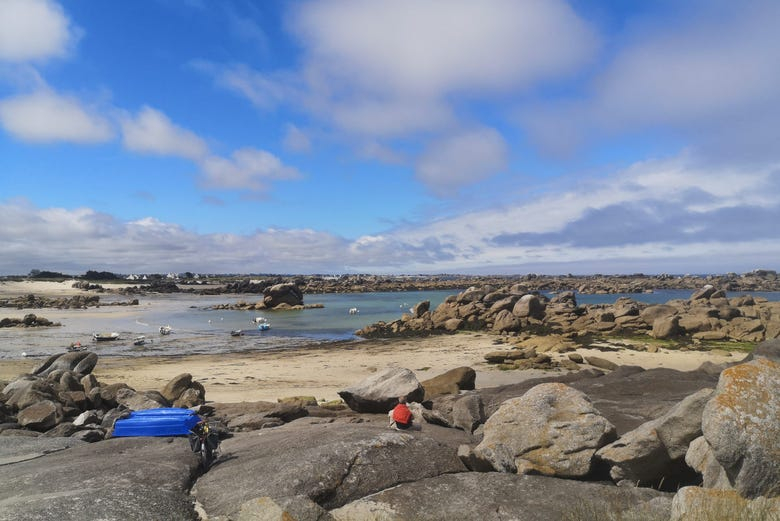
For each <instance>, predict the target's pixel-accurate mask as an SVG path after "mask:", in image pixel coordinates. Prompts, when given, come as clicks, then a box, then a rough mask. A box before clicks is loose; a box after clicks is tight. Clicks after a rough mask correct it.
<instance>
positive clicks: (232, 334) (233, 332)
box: [230, 329, 244, 336]
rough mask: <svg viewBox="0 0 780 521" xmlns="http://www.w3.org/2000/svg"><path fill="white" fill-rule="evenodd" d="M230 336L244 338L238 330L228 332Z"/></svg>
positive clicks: (242, 333)
mask: <svg viewBox="0 0 780 521" xmlns="http://www.w3.org/2000/svg"><path fill="white" fill-rule="evenodd" d="M230 336H244V332H243V331H241V330H240V329H234V330H233V331H231V332H230Z"/></svg>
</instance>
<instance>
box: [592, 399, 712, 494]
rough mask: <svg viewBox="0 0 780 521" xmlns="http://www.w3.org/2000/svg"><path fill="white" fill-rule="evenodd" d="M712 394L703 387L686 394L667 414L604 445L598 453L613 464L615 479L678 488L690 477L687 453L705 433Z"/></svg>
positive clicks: (611, 470) (611, 474)
mask: <svg viewBox="0 0 780 521" xmlns="http://www.w3.org/2000/svg"><path fill="white" fill-rule="evenodd" d="M711 396H712V389H702V390H701V391H698V392H696V393H694V394H692V395H690V396H688V397H686V398H685V399H684V400H682V401H681V402H680V403H678V404H677V405H675V406H674V407H672V409H671V410H669V411H668V412H666V413H665V414H664V415H663V416H660V417H659V418H656V419H654V420H651V421H649V422H647V423H643V424H642V425H640V426H639V427H637V428H636V429H634V430H632V431H630V432H627V433H625V434H623V435H622V436H621V437H620V438H619V439H617V440H616V441H614V442H612V443H610V444H609V445H607V446H605V447H602V448H601V449H599V451H598V452H597V453H596V457H597V458H599V459H601V460H603V461H605V462H606V463H607V464H608V465H609V466H610V467H611V468H610V476H611V477H612V479H613V480H615V482H620V481H623V480H628V481H629V482H632V483H633V484H642V485H646V486H647V485H649V486H655V487H658V486H660V485H663V486H665V487H667V489H669V488H672V489H674V488H675V487H677V485H679V482H680V481H681V480H683V481H684V480H686V479H690V476H689V474H690V473H689V472H688V471H687V468H686V465H685V460H684V458H685V454H686V452H687V451H688V446H689V445H690V443H691V441H693V440H694V439H695V438H697V437H699V436H701V416H702V411H703V410H704V406H705V404H706V403H707V401H708V400H709V399H710V397H711Z"/></svg>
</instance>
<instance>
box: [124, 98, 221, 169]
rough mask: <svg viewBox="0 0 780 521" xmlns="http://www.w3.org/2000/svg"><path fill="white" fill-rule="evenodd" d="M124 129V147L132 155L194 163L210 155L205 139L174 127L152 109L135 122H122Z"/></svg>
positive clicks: (145, 109)
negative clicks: (174, 158) (170, 158)
mask: <svg viewBox="0 0 780 521" xmlns="http://www.w3.org/2000/svg"><path fill="white" fill-rule="evenodd" d="M121 125H122V142H123V144H124V147H125V148H126V149H128V150H131V151H133V152H140V153H143V154H157V155H164V156H177V157H183V158H186V159H192V160H197V159H200V158H203V157H205V156H206V155H207V154H208V146H207V145H206V142H205V141H203V139H201V138H200V137H198V136H197V135H196V134H194V133H193V132H190V131H189V130H186V129H184V128H181V127H178V126H176V125H174V124H173V123H172V122H171V120H170V119H169V118H168V117H167V116H166V115H165V114H163V113H162V112H160V111H158V110H155V109H153V108H151V107H143V108H142V109H141V111H140V112H139V113H138V115H137V116H136V117H135V118H131V117H126V118H123V119H122V121H121Z"/></svg>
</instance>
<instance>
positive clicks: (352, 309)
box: [349, 308, 360, 315]
mask: <svg viewBox="0 0 780 521" xmlns="http://www.w3.org/2000/svg"><path fill="white" fill-rule="evenodd" d="M358 313H360V310H359V309H358V308H349V314H350V315H357V314H358Z"/></svg>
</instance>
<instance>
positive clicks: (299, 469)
mask: <svg viewBox="0 0 780 521" xmlns="http://www.w3.org/2000/svg"><path fill="white" fill-rule="evenodd" d="M472 297H476V294H473V295H472ZM480 298H483V297H480ZM494 298H496V299H498V300H500V299H501V298H502V297H500V295H498V294H497V295H495V296H494ZM498 300H497V301H498ZM423 313H425V312H423ZM632 316H636V315H632ZM602 318H606V317H602ZM761 352H762V353H763V352H767V353H769V354H771V353H772V350H771V349H767V348H764V349H763V350H762V351H761ZM772 364H774V365H772ZM776 366H777V364H776V363H775V362H774V361H772V360H771V359H769V358H767V357H764V356H759V357H756V359H755V360H754V361H752V362H749V363H746V364H740V365H736V366H734V367H731V368H729V369H726V370H725V371H724V372H723V376H721V383H720V384H719V385H718V391H717V394H716V395H715V397H710V398H709V400H708V397H709V393H711V392H712V391H711V390H707V389H705V388H706V387H710V386H712V385H713V384H714V383H715V382H716V381H717V379H718V373H717V372H707V371H691V372H681V371H672V370H668V369H658V370H648V371H644V370H642V369H641V368H638V367H630V366H621V367H618V368H616V369H615V370H613V371H611V372H609V373H603V372H601V371H597V370H594V369H592V368H591V369H585V370H582V371H579V372H576V373H570V374H565V375H557V376H549V377H546V378H543V379H536V380H534V381H528V382H523V383H521V384H513V385H511V386H503V387H499V388H493V389H474V390H459V391H458V393H457V394H439V395H437V396H434V397H433V398H431V400H430V401H426V402H425V406H426V407H429V408H428V409H423V406H422V405H421V404H419V403H413V404H412V406H413V408H414V410H415V414H416V418H417V420H418V421H419V425H420V426H421V429H422V430H417V431H408V432H399V431H395V430H391V429H388V418H387V415H386V414H384V410H386V409H384V408H383V409H382V410H381V411H377V412H378V413H379V414H372V413H363V412H361V413H358V412H355V411H353V410H348V409H347V410H345V409H343V408H342V410H334V409H328V408H325V407H323V406H322V404H320V405H315V404H314V403H312V402H315V403H316V401H313V400H305V399H303V397H296V399H294V400H290V401H289V402H288V401H285V403H271V402H254V403H235V404H208V405H201V406H199V407H198V408H197V410H198V411H199V413H201V414H211V413H212V412H213V414H214V415H215V417H216V418H217V419H220V420H222V421H223V422H224V423H225V424H226V425H227V427H228V429H229V430H230V431H231V432H230V433H227V432H223V431H222V430H221V427H217V429H218V432H223V434H224V435H225V436H230V434H232V437H227V439H224V440H223V443H222V451H223V452H222V453H223V457H221V458H220V459H219V460H218V462H217V464H215V465H214V466H212V467H211V468H210V470H209V471H208V472H207V473H205V474H203V475H202V476H200V477H199V478H198V480H197V483H195V484H194V486H193V482H194V479H195V477H196V476H197V473H196V471H195V467H194V465H195V464H196V462H195V461H194V460H193V455H192V453H191V451H190V449H189V447H188V446H187V444H186V441H185V440H184V439H171V438H167V439H158V438H121V439H114V440H108V441H103V442H100V443H97V444H91V445H90V446H89V447H87V446H86V445H85V444H84V443H83V442H82V441H81V440H89V441H96V440H98V439H102V434H100V433H101V429H103V430H106V429H110V427H111V425H113V422H114V420H115V419H116V418H117V417H119V416H121V415H122V414H125V413H126V409H123V408H119V407H116V408H113V409H110V410H105V409H99V408H96V409H87V410H84V411H83V412H81V413H80V414H78V415H75V414H74V413H75V411H76V410H77V409H78V407H77V406H76V405H75V404H76V403H77V400H76V398H77V397H76V396H75V395H74V393H82V394H83V395H85V396H86V397H87V400H88V402H87V403H91V404H92V405H94V403H95V402H93V401H92V400H95V401H101V402H102V403H103V407H106V406H107V405H106V404H108V403H113V402H116V401H122V400H124V397H125V396H136V397H138V396H141V397H144V398H145V399H149V400H164V401H168V398H174V397H175V396H176V395H178V396H179V398H178V399H180V398H181V395H183V394H185V393H186V392H187V391H188V390H191V389H193V384H194V383H195V382H192V380H191V377H190V376H189V375H187V374H182V375H179V376H178V377H177V378H176V379H174V380H173V381H171V382H169V384H168V385H167V386H165V388H164V389H162V390H161V391H160V392H157V391H143V392H136V391H134V390H132V389H130V388H129V387H128V386H127V385H125V384H121V383H118V384H112V385H101V383H100V382H99V381H98V380H97V379H96V378H95V377H94V375H92V374H87V375H84V376H81V378H78V377H76V376H75V375H74V374H73V373H72V372H69V371H65V370H56V371H52V372H51V373H49V374H47V375H46V376H45V377H36V376H31V375H28V376H26V377H24V378H20V379H18V380H16V381H14V382H11V384H9V385H8V386H6V388H4V389H3V393H2V394H0V402H2V401H3V400H6V398H7V397H10V398H13V399H14V400H13V402H9V403H13V404H15V405H6V406H4V407H3V408H2V411H4V412H3V414H6V412H5V411H6V410H7V411H8V412H9V413H10V414H11V417H10V418H6V419H9V420H11V421H14V422H15V421H16V420H17V419H19V418H18V411H17V408H18V404H20V403H26V404H27V406H39V407H41V409H44V408H45V407H46V406H48V405H49V404H47V403H44V402H45V400H50V401H51V402H52V403H54V409H55V410H56V409H57V407H58V405H59V407H60V408H61V409H62V413H63V416H64V417H65V421H61V422H59V423H57V425H56V426H54V427H53V428H51V429H49V430H47V431H46V433H44V434H40V433H38V432H37V431H31V430H29V429H26V430H25V429H20V425H19V424H18V423H13V424H12V425H13V426H11V427H4V425H8V424H0V436H1V437H2V439H4V440H13V443H8V444H7V443H5V442H3V443H0V464H2V465H3V472H2V473H0V504H2V505H3V509H0V520H4V519H75V518H76V516H78V518H81V517H87V518H93V517H95V518H101V519H107V520H115V519H117V520H118V519H196V518H198V517H200V518H206V517H208V518H209V519H245V518H249V519H252V518H256V517H257V516H261V517H262V516H266V517H267V516H269V515H270V516H277V517H279V518H288V517H292V518H297V519H313V520H314V519H316V520H320V521H323V520H327V519H342V520H346V519H361V520H364V519H377V520H378V519H399V520H400V519H475V518H479V519H481V518H486V519H507V518H512V519H514V518H517V519H567V518H573V519H574V518H576V519H581V518H583V515H584V516H586V517H585V518H587V519H620V518H623V519H659V520H660V519H664V520H666V519H668V518H669V515H670V508H671V494H666V493H663V492H659V491H658V490H655V489H653V488H648V487H645V486H641V485H645V484H649V482H650V481H651V480H649V479H648V483H645V481H644V480H643V479H641V477H642V476H648V475H652V476H655V478H657V477H658V475H659V474H658V473H654V472H655V470H654V469H656V468H657V463H658V462H657V461H656V458H659V459H663V460H664V461H666V460H670V461H674V462H675V463H676V464H677V465H679V466H678V467H676V468H677V472H678V474H677V475H673V474H663V476H664V478H665V481H666V480H669V481H670V482H674V483H679V484H681V485H685V484H688V482H686V480H685V479H681V476H685V475H686V472H687V473H688V474H687V475H691V474H690V473H691V470H690V469H688V470H686V469H685V468H684V466H683V465H682V460H681V454H685V458H686V459H685V461H686V462H688V465H689V466H691V467H693V468H694V469H696V470H697V471H699V472H702V473H703V474H705V475H704V482H703V484H704V486H705V487H707V486H714V485H718V484H717V483H713V481H712V480H711V479H709V478H708V476H707V473H708V472H710V471H708V470H706V469H708V468H710V467H713V466H714V467H716V468H717V469H720V473H721V474H720V476H721V478H722V482H721V483H720V484H719V485H720V486H723V487H728V488H731V487H732V486H733V487H735V488H736V487H739V486H740V483H741V484H742V485H741V487H742V489H743V490H754V491H759V490H760V491H762V492H764V489H761V484H762V483H767V482H769V481H772V480H775V481H776V478H774V477H773V476H772V475H771V474H768V473H767V472H766V469H769V470H770V471H771V469H772V468H773V467H772V465H774V463H773V460H772V457H773V453H772V447H774V445H766V446H762V445H761V443H763V440H761V439H760V436H758V437H757V438H758V439H756V440H753V439H752V438H756V436H753V435H754V434H756V432H753V431H751V427H750V422H756V421H757V420H756V419H757V418H759V417H760V414H763V412H762V411H764V412H768V413H769V414H776V411H775V410H774V409H773V408H772V407H774V405H773V403H774V402H773V401H772V400H773V398H772V397H760V399H757V398H756V396H757V395H756V394H755V393H756V392H758V391H759V390H760V389H763V388H764V387H761V386H756V382H759V383H760V384H761V385H763V386H765V387H766V388H767V389H768V392H770V393H772V396H777V392H776V391H777V390H776V388H775V387H773V385H774V384H773V383H772V382H773V380H772V378H774V376H773V375H775V371H776V370H777V367H776ZM459 369H460V371H458V372H459V373H460V374H462V375H467V374H469V371H468V370H467V369H468V368H459ZM398 371H399V370H394V371H390V372H387V373H386V374H385V373H377V374H378V375H382V374H384V376H383V377H382V378H385V379H387V380H388V381H391V380H393V379H394V375H396V374H397V373H398ZM400 371H401V372H403V371H404V370H400ZM730 372H731V373H730ZM380 379H381V378H380ZM374 383H375V387H376V388H379V389H381V388H382V385H381V384H380V383H379V382H374ZM412 383H413V382H412ZM767 383H768V384H769V385H766V384H767ZM396 384H397V382H396ZM417 385H419V384H417ZM391 387H392V386H391ZM410 388H411V387H410ZM413 388H414V389H417V386H413ZM66 389H68V390H67V391H66ZM79 389H83V390H79ZM420 389H422V387H421V386H420ZM748 389H752V390H748ZM698 390H701V391H700V392H696V391H698ZM732 390H736V391H738V392H731V391H732ZM414 392H421V390H420V391H414ZM65 393H71V394H70V395H69V396H70V398H69V400H70V401H69V402H68V403H69V404H68V405H66V404H65V403H64V402H58V401H57V400H59V399H60V398H59V396H60V395H63V396H64V395H65ZM388 394H389V395H391V396H392V397H393V399H397V398H398V396H400V395H403V391H402V390H398V388H394V390H392V391H390V392H389V393H388ZM396 395H398V396H396ZM166 396H167V397H168V398H166ZM52 397H54V398H52ZM98 397H100V398H98ZM765 398H766V399H768V400H769V401H768V402H767V401H766V399H765ZM705 402H706V403H707V405H706V406H705V410H706V409H707V408H708V407H710V405H711V404H713V403H716V402H717V404H718V407H717V408H716V409H715V410H716V413H717V415H719V416H718V419H717V420H713V421H715V422H716V423H718V422H720V421H721V418H725V420H724V422H725V424H726V428H727V429H730V430H729V432H731V433H735V434H733V436H734V437H735V438H736V441H737V445H739V446H740V447H744V450H743V452H744V454H743V455H742V456H739V458H741V460H742V462H743V464H742V466H740V467H739V469H737V472H736V474H734V473H733V469H731V468H729V467H728V466H727V465H726V463H727V462H726V461H725V460H724V462H723V463H721V461H720V459H719V458H721V459H722V455H721V454H720V453H719V452H718V451H716V450H715V448H716V447H717V448H718V450H720V449H721V448H720V445H718V444H717V443H716V444H715V445H713V446H710V442H709V441H708V438H707V437H706V436H707V429H701V430H702V431H703V432H704V434H703V435H701V436H698V437H696V436H697V435H698V434H699V430H697V424H699V425H698V426H701V424H706V422H707V420H706V419H702V420H700V418H704V416H705V415H704V414H701V413H700V411H701V406H702V404H703V403H705ZM721 405H725V406H728V408H729V410H730V411H737V412H739V413H740V414H744V415H745V416H744V417H743V416H739V415H737V414H736V413H733V414H732V413H731V412H728V413H725V414H724V413H721V412H719V409H720V406H721ZM713 407H714V406H713ZM762 408H763V409H762ZM49 412H50V411H49ZM40 413H41V414H40V415H39V417H40V418H42V419H43V421H46V420H45V418H46V417H47V411H43V410H42V411H40ZM55 417H57V412H56V411H55ZM713 417H715V416H713ZM732 417H733V418H737V419H738V420H739V421H736V422H733V423H734V424H735V425H737V427H730V426H729V422H730V418H732ZM746 418H749V420H748V419H746ZM648 422H649V423H648ZM700 422H701V423H700ZM767 422H770V420H767ZM759 423H761V422H759ZM775 423H777V420H776V416H775ZM612 425H615V428H613V427H612ZM270 427H273V428H270ZM4 429H5V430H4ZM259 429H262V430H261V431H260V432H242V431H247V430H255V431H257V430H259ZM740 429H742V431H744V432H742V431H740ZM772 429H773V427H771V426H770V427H769V428H768V430H767V432H768V434H769V435H772V436H775V435H776V432H775V431H774V430H772ZM615 431H617V432H621V433H623V436H622V437H621V439H620V441H621V442H622V443H623V445H622V446H619V445H620V444H619V443H615V444H612V446H607V447H606V448H601V450H600V451H598V455H599V456H603V455H606V454H607V453H609V452H610V451H611V452H613V454H612V455H611V456H605V457H604V458H597V457H594V452H596V451H597V450H598V449H599V448H600V447H602V446H604V445H605V444H606V443H607V442H609V441H610V439H612V438H613V437H614V436H615ZM30 433H32V434H33V435H37V436H39V437H36V438H28V437H26V436H23V435H22V434H30ZM640 434H641V435H640ZM746 434H747V435H746ZM49 436H68V438H64V439H63V438H57V437H53V438H49ZM223 437H224V436H223ZM694 437H696V438H695V439H694ZM605 438H606V439H605ZM27 440H29V441H27ZM46 440H52V441H51V442H49V441H46ZM60 440H64V441H60ZM691 440H693V441H691ZM744 440H748V441H749V443H747V442H746V443H743V441H744ZM33 442H35V444H33ZM632 444H634V446H635V447H634V448H638V449H639V450H636V451H634V456H632V457H631V458H619V457H617V456H618V454H617V453H619V452H620V449H624V448H628V447H629V446H630V445H632ZM659 447H660V449H659ZM645 448H649V450H644V449H645ZM740 450H742V449H740ZM52 451H53V452H52ZM632 451H633V449H632ZM49 452H51V453H49ZM496 455H497V457H494V456H496ZM648 455H650V456H648ZM608 458H610V459H608ZM759 460H760V461H761V462H763V464H764V466H763V467H757V466H756V465H754V463H757V462H758V461H759ZM98 461H99V462H100V463H98ZM605 461H609V462H610V464H611V467H612V469H613V471H614V470H615V469H617V470H619V471H620V472H621V474H620V475H616V476H615V477H616V480H617V479H624V478H625V479H626V480H627V479H628V478H629V474H631V476H630V477H631V478H634V477H637V476H639V477H640V479H639V485H640V486H639V487H636V486H633V487H626V486H620V487H618V486H614V485H611V484H607V483H606V482H605V480H604V477H605V475H604V474H602V472H601V470H602V469H601V464H603V463H604V462H605ZM642 466H645V467H647V468H641V467H642ZM496 468H500V469H501V470H510V471H511V472H513V473H508V472H490V471H492V470H495V469H496ZM700 469H702V470H700ZM727 469H728V471H729V472H730V473H731V474H729V473H727ZM469 470H471V471H469ZM474 471H477V472H474ZM515 472H516V473H518V474H519V473H523V472H532V473H546V474H550V475H551V476H555V477H544V476H532V475H517V474H515ZM664 472H672V471H670V470H665V471H664ZM565 478H574V479H565ZM735 478H738V479H736V481H735V480H734V479H735ZM748 478H749V479H748ZM586 480H596V481H598V482H597V483H596V482H587V481H586ZM750 480H752V481H750ZM691 481H692V482H695V476H693V478H692V479H691ZM732 482H733V483H732ZM117 483H121V486H116V484H117ZM748 483H752V484H751V485H750V486H748ZM636 484H637V483H636V482H634V483H633V485H636ZM621 485H625V483H621ZM672 488H673V486H672ZM692 490H693V491H692V492H690V491H689V490H688V489H687V488H682V489H681V491H680V493H678V496H677V498H676V499H675V502H676V504H677V507H676V508H677V509H678V510H679V512H682V514H679V516H682V517H677V518H675V519H687V518H688V517H690V515H688V514H686V512H687V513H690V512H695V511H697V509H698V508H700V506H701V505H706V504H708V503H713V504H714V503H715V501H716V500H717V499H718V498H719V497H725V495H726V494H727V495H729V498H730V499H729V501H730V502H731V503H730V504H733V505H737V506H736V508H738V513H737V515H734V516H729V517H728V518H733V519H737V518H739V515H741V514H740V513H744V512H747V511H751V512H753V511H757V510H755V509H757V508H759V507H760V508H764V506H766V505H765V504H764V503H762V501H763V500H753V501H751V502H748V501H746V500H745V498H744V494H743V493H742V492H741V491H740V488H737V490H731V491H725V492H724V491H718V490H712V489H700V488H694V489H692ZM188 491H190V492H189V493H188ZM767 493H769V494H771V493H773V492H772V489H771V488H770V489H769V490H768V492H767ZM139 498H143V500H140V499H139ZM701 498H705V499H701ZM707 498H710V499H707ZM103 501H105V502H108V504H106V505H99V504H100V503H101V502H103ZM193 501H197V504H198V505H199V506H198V508H199V512H200V514H196V513H195V508H194V507H193ZM773 501H774V500H771V501H769V503H768V504H769V505H770V506H771V505H774V504H775V503H774V502H773ZM74 502H75V503H77V505H74ZM81 503H84V504H85V505H86V506H82V505H81ZM759 503H760V504H759ZM96 505H98V506H96ZM98 509H100V510H99V511H98ZM718 512H722V510H718ZM686 515H687V516H688V517H685V516H686ZM253 516H254V517H253ZM285 516H286V517H285Z"/></svg>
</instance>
